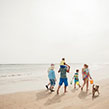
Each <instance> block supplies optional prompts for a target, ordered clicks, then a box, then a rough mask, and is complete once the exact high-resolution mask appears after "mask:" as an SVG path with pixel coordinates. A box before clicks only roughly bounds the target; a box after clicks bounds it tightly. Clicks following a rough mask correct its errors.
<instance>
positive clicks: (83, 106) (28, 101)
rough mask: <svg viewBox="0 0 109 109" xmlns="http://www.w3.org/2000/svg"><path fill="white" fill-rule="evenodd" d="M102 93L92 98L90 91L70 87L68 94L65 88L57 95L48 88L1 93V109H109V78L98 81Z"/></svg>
mask: <svg viewBox="0 0 109 109" xmlns="http://www.w3.org/2000/svg"><path fill="white" fill-rule="evenodd" d="M98 83H99V85H100V95H99V96H97V94H96V96H95V98H93V99H92V94H91V90H89V92H88V93H86V92H85V91H81V90H80V89H76V90H74V89H73V88H72V87H69V89H68V92H67V93H66V94H64V93H63V90H61V91H60V94H59V95H57V94H56V92H54V93H51V92H49V91H47V90H40V91H30V92H19V93H13V94H5V95H0V109H103V108H104V109H108V107H109V80H103V81H99V82H98Z"/></svg>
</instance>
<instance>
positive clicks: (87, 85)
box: [86, 80, 89, 92]
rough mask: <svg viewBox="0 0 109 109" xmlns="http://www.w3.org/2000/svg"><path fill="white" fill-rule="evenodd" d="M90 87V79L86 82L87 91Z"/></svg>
mask: <svg viewBox="0 0 109 109" xmlns="http://www.w3.org/2000/svg"><path fill="white" fill-rule="evenodd" d="M88 87H89V80H87V82H86V92H88Z"/></svg>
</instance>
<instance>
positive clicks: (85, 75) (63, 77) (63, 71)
mask: <svg viewBox="0 0 109 109" xmlns="http://www.w3.org/2000/svg"><path fill="white" fill-rule="evenodd" d="M69 72H70V66H69V65H68V64H66V62H65V58H62V61H61V63H60V68H59V70H58V73H60V79H59V85H58V88H57V94H59V90H60V88H61V86H62V84H63V83H64V93H66V92H67V90H66V89H67V86H68V78H67V73H69ZM48 78H49V83H48V84H47V85H46V88H47V89H49V90H50V91H51V92H54V86H55V84H56V75H55V71H54V64H51V66H50V68H49V69H48ZM89 78H90V79H91V80H92V78H91V76H90V73H89V69H88V65H87V64H84V66H83V68H82V79H83V85H82V86H81V85H80V83H79V69H76V71H75V74H74V76H73V78H72V79H74V88H76V85H78V86H79V87H80V88H81V90H83V88H84V86H85V85H86V92H88V86H89Z"/></svg>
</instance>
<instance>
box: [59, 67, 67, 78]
mask: <svg viewBox="0 0 109 109" xmlns="http://www.w3.org/2000/svg"><path fill="white" fill-rule="evenodd" d="M66 73H67V67H65V68H60V78H67V76H66Z"/></svg>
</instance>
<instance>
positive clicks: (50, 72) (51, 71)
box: [46, 64, 56, 92]
mask: <svg viewBox="0 0 109 109" xmlns="http://www.w3.org/2000/svg"><path fill="white" fill-rule="evenodd" d="M48 78H49V81H50V83H49V84H48V85H46V88H47V89H48V86H49V85H50V91H51V92H54V90H53V89H54V86H55V81H56V76H55V71H54V64H51V67H50V68H49V70H48Z"/></svg>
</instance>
